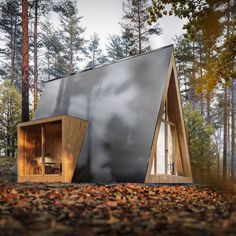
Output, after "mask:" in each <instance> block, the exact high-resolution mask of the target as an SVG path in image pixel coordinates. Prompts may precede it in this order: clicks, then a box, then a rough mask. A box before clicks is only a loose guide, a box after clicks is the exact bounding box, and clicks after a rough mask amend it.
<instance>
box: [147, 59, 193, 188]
mask: <svg viewBox="0 0 236 236" xmlns="http://www.w3.org/2000/svg"><path fill="white" fill-rule="evenodd" d="M145 182H146V183H192V182H193V180H192V171H191V166H190V160H189V153H188V145H187V139H186V133H185V126H184V120H183V111H182V104H181V98H180V93H179V87H178V81H177V75H176V68H175V63H174V57H173V55H172V59H171V63H170V67H169V72H168V79H167V83H166V84H165V89H164V93H163V97H162V101H161V104H160V111H159V114H158V117H157V124H156V129H155V133H154V138H153V143H152V148H151V153H150V159H149V163H148V167H147V173H146V179H145Z"/></svg>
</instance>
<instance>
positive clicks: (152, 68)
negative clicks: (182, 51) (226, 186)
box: [18, 45, 192, 183]
mask: <svg viewBox="0 0 236 236" xmlns="http://www.w3.org/2000/svg"><path fill="white" fill-rule="evenodd" d="M18 181H19V182H25V181H32V182H99V183H112V182H137V183H144V182H145V183H191V182H192V173H191V166H190V161H189V155H188V146H187V140H186V133H185V126H184V120H183V112H182V104H181V98H180V93H179V86H178V81H177V74H176V67H175V59H174V50H173V46H172V45H170V46H167V47H164V48H160V49H157V50H154V51H151V52H148V53H145V54H141V55H138V56H134V57H130V58H127V59H124V60H120V61H118V62H115V63H112V64H109V65H103V66H100V67H97V68H94V69H92V70H86V71H83V72H80V73H78V74H74V75H71V76H68V77H66V78H61V79H55V80H51V81H49V82H47V83H46V84H45V88H44V92H43V94H42V96H41V99H40V102H39V105H38V109H37V111H36V114H35V115H34V117H33V120H32V121H30V122H25V123H21V124H19V127H18Z"/></svg>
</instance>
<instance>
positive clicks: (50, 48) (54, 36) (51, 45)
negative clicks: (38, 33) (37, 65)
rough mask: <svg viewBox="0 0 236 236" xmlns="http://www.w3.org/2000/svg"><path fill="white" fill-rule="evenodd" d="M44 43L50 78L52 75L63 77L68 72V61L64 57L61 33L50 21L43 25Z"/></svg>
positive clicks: (47, 71) (46, 70)
mask: <svg viewBox="0 0 236 236" xmlns="http://www.w3.org/2000/svg"><path fill="white" fill-rule="evenodd" d="M43 32H44V33H43V34H42V44H43V46H44V47H45V49H46V50H45V57H46V64H47V65H46V68H45V72H46V73H47V74H48V79H50V78H51V76H52V77H56V78H57V77H63V76H65V75H67V73H68V66H67V62H66V60H65V59H64V57H63V53H64V46H63V44H62V42H61V41H62V40H61V34H60V32H59V31H57V30H55V29H54V28H53V26H52V24H50V23H49V22H46V23H45V24H44V25H43Z"/></svg>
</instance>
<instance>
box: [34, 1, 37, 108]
mask: <svg viewBox="0 0 236 236" xmlns="http://www.w3.org/2000/svg"><path fill="white" fill-rule="evenodd" d="M34 7H35V11H34V111H36V109H37V104H38V0H35V6H34Z"/></svg>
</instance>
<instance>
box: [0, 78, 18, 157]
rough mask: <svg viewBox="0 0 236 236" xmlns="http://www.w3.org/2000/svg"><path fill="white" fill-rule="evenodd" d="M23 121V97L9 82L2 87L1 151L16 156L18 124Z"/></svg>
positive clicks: (0, 90) (0, 115)
mask: <svg viewBox="0 0 236 236" xmlns="http://www.w3.org/2000/svg"><path fill="white" fill-rule="evenodd" d="M20 120H21V95H20V93H19V92H18V91H17V90H16V89H15V87H14V86H13V85H11V84H10V83H9V81H5V82H3V83H2V84H1V85H0V140H1V143H0V151H1V154H3V153H4V155H5V156H15V152H16V139H17V124H18V123H19V122H20Z"/></svg>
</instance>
